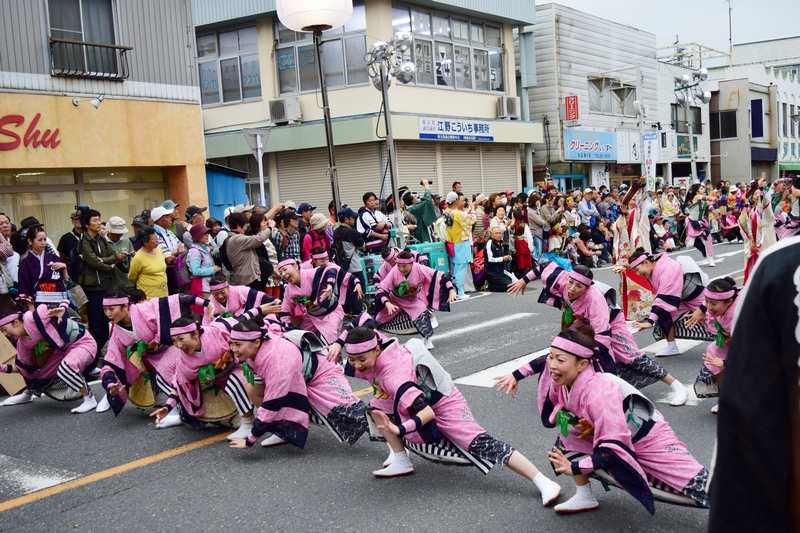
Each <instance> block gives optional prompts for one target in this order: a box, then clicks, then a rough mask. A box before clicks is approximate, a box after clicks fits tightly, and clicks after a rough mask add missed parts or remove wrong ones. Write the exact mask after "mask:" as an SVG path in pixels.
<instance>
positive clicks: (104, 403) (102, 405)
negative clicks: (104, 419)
mask: <svg viewBox="0 0 800 533" xmlns="http://www.w3.org/2000/svg"><path fill="white" fill-rule="evenodd" d="M109 409H111V404H110V403H108V395H107V394H103V398H102V399H101V400H100V402H99V403H98V404H97V408H96V409H95V411H97V412H98V413H105V412H106V411H108V410H109Z"/></svg>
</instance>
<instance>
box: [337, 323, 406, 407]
mask: <svg viewBox="0 0 800 533" xmlns="http://www.w3.org/2000/svg"><path fill="white" fill-rule="evenodd" d="M359 326H369V327H371V328H372V329H373V330H374V331H375V335H377V337H378V342H379V343H381V344H386V343H387V342H389V337H387V336H386V335H384V334H383V333H381V332H380V330H378V326H377V324H376V323H375V320H373V318H372V316H370V314H369V313H361V314H359V315H357V316H356V317H355V318H353V320H352V321H351V322H350V323H349V324H347V325H345V327H344V330H343V331H342V333H341V335H339V338H338V339H337V340H336V343H337V344H339V345H340V346H342V349H343V350H344V346H345V343H346V341H347V334H348V333H350V331H351V330H352V329H353V328H357V327H359ZM345 357H346V356H345ZM354 371H355V369H353V367H351V366H350V365H346V366H345V374H346V375H347V376H350V377H354ZM369 405H370V407H374V408H375V409H378V410H379V411H383V412H385V413H391V412H392V410H393V409H394V404H393V403H392V402H391V401H390V400H389V399H388V398H376V397H374V396H373V398H372V399H371V400H370V401H369Z"/></svg>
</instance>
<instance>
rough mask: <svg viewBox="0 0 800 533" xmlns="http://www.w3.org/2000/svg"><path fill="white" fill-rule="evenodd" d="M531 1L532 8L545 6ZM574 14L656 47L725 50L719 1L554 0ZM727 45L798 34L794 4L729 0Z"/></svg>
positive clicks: (799, 10) (790, 0)
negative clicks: (640, 36)
mask: <svg viewBox="0 0 800 533" xmlns="http://www.w3.org/2000/svg"><path fill="white" fill-rule="evenodd" d="M546 3H549V2H546V1H544V0H536V5H539V4H546ZM554 3H558V4H562V5H565V6H568V7H571V8H573V9H577V10H579V11H584V12H586V13H590V14H592V15H595V16H598V17H602V18H605V19H609V20H613V21H614V22H619V23H621V24H627V25H629V26H633V27H634V28H638V29H641V30H645V31H649V32H650V33H655V34H656V39H657V40H656V42H657V44H658V46H659V47H662V46H669V45H670V44H672V43H674V42H675V37H676V35H677V36H678V38H679V40H680V42H681V43H690V42H696V43H699V44H703V45H705V46H709V47H711V48H716V49H717V50H722V51H723V52H727V51H728V2H726V1H725V0H661V1H655V0H556V1H555V2H554ZM731 7H733V13H732V20H733V24H732V26H733V43H734V44H737V43H747V42H752V41H763V40H768V39H777V38H780V37H792V36H796V35H800V27H798V25H797V20H798V19H797V17H798V14H800V7H798V1H797V0H731Z"/></svg>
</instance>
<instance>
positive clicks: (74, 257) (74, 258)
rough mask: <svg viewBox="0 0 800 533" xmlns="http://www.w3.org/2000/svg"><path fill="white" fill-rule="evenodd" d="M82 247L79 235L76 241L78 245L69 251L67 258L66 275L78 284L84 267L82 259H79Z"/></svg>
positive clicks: (81, 239) (81, 238)
mask: <svg viewBox="0 0 800 533" xmlns="http://www.w3.org/2000/svg"><path fill="white" fill-rule="evenodd" d="M82 245H83V233H81V237H80V239H78V244H76V245H75V246H74V247H73V248H72V249H71V250H70V251H69V257H68V258H67V273H68V274H69V279H71V280H73V281H75V282H76V283H78V279H79V278H80V276H81V274H82V273H83V270H84V268H85V266H86V265H85V264H84V263H83V258H82V257H81V247H82Z"/></svg>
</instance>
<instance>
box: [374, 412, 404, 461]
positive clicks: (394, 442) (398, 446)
mask: <svg viewBox="0 0 800 533" xmlns="http://www.w3.org/2000/svg"><path fill="white" fill-rule="evenodd" d="M370 416H371V417H372V420H373V421H374V422H375V423H376V424H383V420H381V419H380V418H378V417H377V416H373V415H372V413H370ZM379 431H380V432H381V435H383V438H385V439H386V443H387V444H388V445H389V446H390V447H391V448H392V451H393V452H394V453H400V452H402V451H404V450H405V449H406V446H405V444H403V441H402V439H400V437H398V436H397V435H393V434H391V433H389V432H388V431H384V430H382V429H381V430H379Z"/></svg>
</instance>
